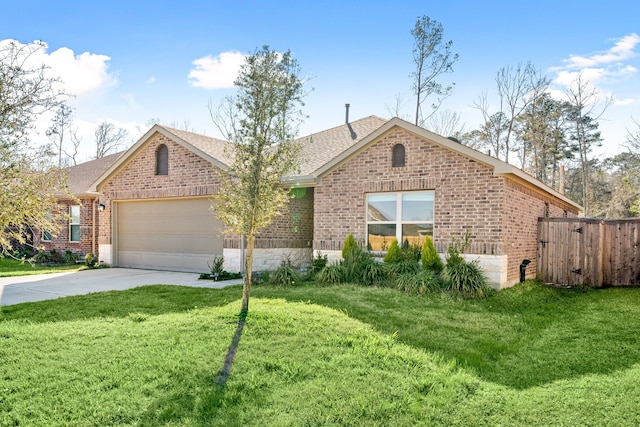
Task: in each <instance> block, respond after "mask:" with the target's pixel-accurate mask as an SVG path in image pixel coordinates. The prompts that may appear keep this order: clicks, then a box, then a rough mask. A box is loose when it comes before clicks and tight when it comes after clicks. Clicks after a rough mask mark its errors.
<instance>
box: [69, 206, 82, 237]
mask: <svg viewBox="0 0 640 427" xmlns="http://www.w3.org/2000/svg"><path fill="white" fill-rule="evenodd" d="M69 241H70V242H79V241H80V206H77V205H74V206H69Z"/></svg>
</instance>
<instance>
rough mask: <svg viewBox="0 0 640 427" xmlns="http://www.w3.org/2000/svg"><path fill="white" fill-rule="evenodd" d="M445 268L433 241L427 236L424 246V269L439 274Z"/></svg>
mask: <svg viewBox="0 0 640 427" xmlns="http://www.w3.org/2000/svg"><path fill="white" fill-rule="evenodd" d="M443 268H444V264H443V263H442V259H440V255H438V252H436V247H435V246H434V245H433V240H431V237H429V236H427V238H426V239H424V243H423V245H422V269H423V270H426V271H433V272H435V273H436V274H437V273H440V272H441V271H442V269H443Z"/></svg>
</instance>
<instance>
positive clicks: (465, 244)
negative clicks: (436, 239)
mask: <svg viewBox="0 0 640 427" xmlns="http://www.w3.org/2000/svg"><path fill="white" fill-rule="evenodd" d="M470 245H471V232H470V231H469V230H467V231H465V233H464V237H462V238H460V239H458V238H455V237H454V238H453V239H451V243H450V244H449V247H448V248H447V255H446V256H445V258H446V261H447V266H449V265H450V264H457V263H464V257H463V256H462V254H463V253H465V252H466V250H467V249H469V246H470Z"/></svg>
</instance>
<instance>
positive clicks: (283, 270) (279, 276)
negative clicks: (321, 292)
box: [269, 265, 300, 286]
mask: <svg viewBox="0 0 640 427" xmlns="http://www.w3.org/2000/svg"><path fill="white" fill-rule="evenodd" d="M299 282H300V277H299V276H298V272H297V271H296V269H295V268H293V267H291V266H290V265H282V266H280V267H278V269H277V270H276V271H274V272H273V274H271V278H270V280H269V283H271V284H272V285H279V286H292V285H295V284H296V283H299Z"/></svg>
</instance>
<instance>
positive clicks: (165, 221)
mask: <svg viewBox="0 0 640 427" xmlns="http://www.w3.org/2000/svg"><path fill="white" fill-rule="evenodd" d="M300 142H301V144H302V146H303V150H302V158H301V168H300V174H299V175H298V176H295V177H283V183H284V184H285V185H288V186H290V187H291V189H292V190H291V194H292V198H291V200H290V203H289V204H288V206H287V208H286V210H285V212H284V213H283V214H282V215H280V216H279V217H277V218H276V219H275V221H274V222H273V224H272V225H271V226H269V227H268V228H267V229H265V230H263V231H262V232H261V233H260V234H259V236H258V237H257V238H256V242H255V244H256V254H255V255H256V258H255V261H254V268H255V270H264V269H273V268H276V267H277V266H279V265H280V264H281V262H282V261H284V260H291V261H292V262H294V263H297V264H300V265H304V264H307V265H308V264H309V262H310V261H311V258H312V257H313V256H314V254H317V253H318V252H321V253H323V254H327V255H328V256H329V258H330V260H331V259H338V258H339V257H340V253H341V249H342V244H343V243H344V240H345V239H346V237H347V236H348V235H349V234H350V233H353V235H354V237H355V238H356V239H357V240H360V241H362V242H365V243H366V245H367V246H368V247H369V248H370V249H372V250H374V251H384V250H385V249H386V247H387V245H388V244H389V243H390V242H391V241H392V240H393V239H394V238H395V239H398V240H399V241H405V240H409V241H416V242H417V241H421V239H422V238H423V237H424V236H432V238H433V240H434V243H435V246H436V249H437V250H438V252H440V253H441V254H444V253H446V250H447V247H448V246H449V244H450V243H451V241H452V239H453V238H460V237H461V236H463V235H464V234H465V232H466V231H467V230H469V231H470V233H471V235H472V244H471V247H470V248H469V249H468V251H467V253H466V257H467V258H469V259H478V260H479V262H480V265H481V266H482V267H483V269H484V270H485V272H486V273H487V275H488V277H489V279H490V281H491V282H492V283H493V284H494V285H495V286H496V287H506V286H510V285H512V284H513V283H515V282H517V281H518V279H519V275H520V272H519V266H520V264H521V262H522V260H523V259H529V260H531V262H532V264H531V266H530V267H529V269H528V270H527V277H534V276H535V271H536V268H535V260H536V247H537V220H538V218H539V217H545V216H551V217H562V216H564V217H576V216H578V214H579V212H580V210H581V207H580V206H579V205H578V204H576V203H575V202H573V201H572V200H570V199H569V198H567V197H565V196H564V195H562V194H560V193H558V192H557V191H555V190H553V189H551V188H550V187H548V186H546V185H544V184H543V183H541V182H539V181H537V180H536V179H534V178H533V177H531V176H530V175H528V174H526V173H524V172H523V171H521V170H520V169H518V168H516V167H514V166H512V165H510V164H507V163H505V162H502V161H500V160H498V159H495V158H493V157H491V156H489V155H486V154H483V153H481V152H479V151H477V150H474V149H472V148H469V147H467V146H465V145H462V144H460V143H458V142H456V141H454V140H451V139H448V138H445V137H442V136H440V135H437V134H434V133H432V132H429V131H427V130H425V129H423V128H420V127H418V126H414V125H413V124H410V123H408V122H406V121H404V120H401V119H399V118H393V119H391V120H384V119H382V118H379V117H375V116H370V117H365V118H363V119H360V120H356V121H353V122H349V121H347V123H345V124H343V125H341V126H337V127H334V128H331V129H328V130H325V131H322V132H318V133H315V134H313V135H309V136H306V137H304V138H300ZM227 146H228V142H225V141H221V140H218V139H215V138H210V137H207V136H203V135H198V134H194V133H191V132H186V131H182V130H177V129H172V128H169V127H166V126H161V125H154V126H153V127H152V128H151V129H150V130H149V131H148V132H147V133H146V134H145V135H144V136H142V138H140V139H139V140H138V141H137V142H136V143H135V144H134V145H133V146H132V147H131V148H129V149H128V150H127V151H126V152H124V153H122V154H121V155H117V156H113V157H112V158H111V159H110V160H111V163H110V164H109V165H108V166H106V167H105V168H104V169H102V171H101V172H100V173H96V174H95V179H94V180H93V182H91V183H86V182H84V183H83V185H86V188H84V190H83V191H84V194H85V195H87V197H86V198H85V199H83V200H86V203H87V204H88V205H91V207H90V208H89V207H86V208H83V209H81V212H80V217H81V218H80V225H81V227H80V228H81V232H80V238H81V240H82V239H84V238H85V237H86V238H87V244H86V245H84V246H83V245H82V244H81V245H79V248H83V249H84V248H85V247H86V248H87V250H89V248H91V250H92V251H93V252H94V253H98V254H99V257H100V259H101V261H102V262H105V263H109V264H112V265H114V266H126V267H138V268H154V269H166V270H176V271H194V272H206V271H208V263H210V262H211V259H212V257H213V256H214V255H222V256H224V258H225V269H226V270H228V271H240V270H241V268H242V267H241V266H242V262H241V260H242V256H243V241H242V239H240V238H238V237H237V236H231V235H225V233H224V227H223V225H222V224H221V223H220V222H219V221H218V220H217V219H216V216H215V209H214V208H212V202H211V199H210V197H211V195H212V194H215V193H216V192H217V191H218V189H219V179H218V177H219V176H220V174H222V173H225V170H226V169H227V168H228V165H229V164H230V159H228V158H227V157H226V154H225V153H226V150H225V147H227ZM105 162H106V160H105ZM83 167H85V166H83V165H79V166H76V168H83ZM91 170H92V171H94V172H97V171H98V168H93V167H91ZM72 181H74V178H73V176H72V174H71V173H70V182H72ZM72 185H75V184H72ZM80 193H81V192H80ZM80 193H78V194H80ZM89 195H91V197H89ZM83 206H84V203H83ZM83 215H85V216H86V218H85V217H83ZM89 217H90V218H89ZM83 224H86V225H85V227H86V230H87V231H86V232H85V233H84V234H83V233H82V229H83V228H82V225H83ZM93 233H95V234H93ZM95 236H97V248H96V247H95V246H96V245H95V243H96V240H95ZM90 239H93V240H90ZM82 241H83V242H84V240H82Z"/></svg>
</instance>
